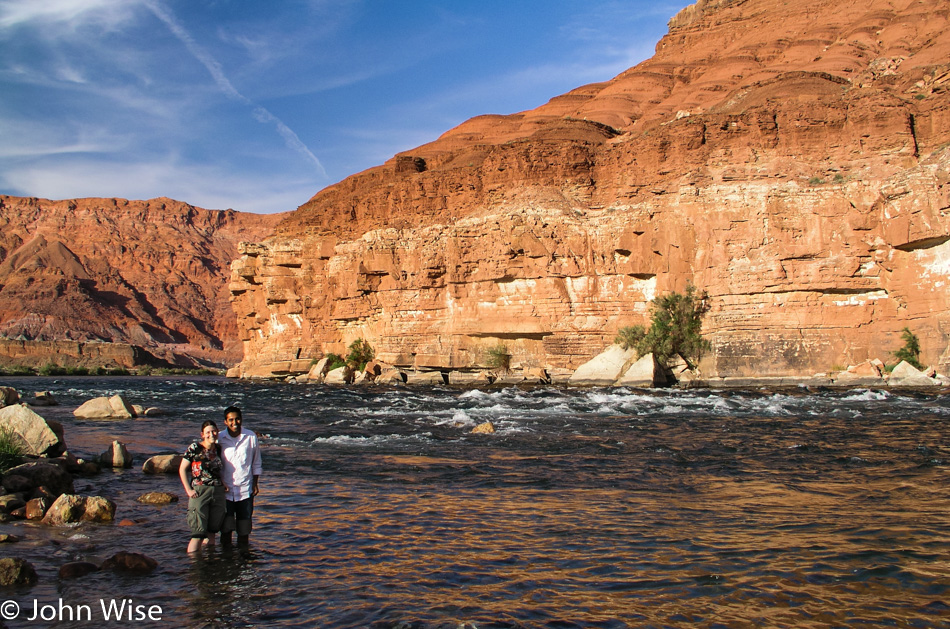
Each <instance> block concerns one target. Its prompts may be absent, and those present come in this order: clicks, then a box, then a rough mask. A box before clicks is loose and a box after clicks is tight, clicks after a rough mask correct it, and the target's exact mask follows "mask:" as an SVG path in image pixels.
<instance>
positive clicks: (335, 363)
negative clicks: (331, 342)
mask: <svg viewBox="0 0 950 629" xmlns="http://www.w3.org/2000/svg"><path fill="white" fill-rule="evenodd" d="M326 359H327V371H333V370H334V369H339V368H340V367H346V361H345V360H343V357H342V356H340V355H339V354H334V353H333V352H330V353H329V354H327V355H326ZM314 364H316V361H314Z"/></svg>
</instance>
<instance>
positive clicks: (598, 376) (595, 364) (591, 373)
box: [567, 345, 637, 386]
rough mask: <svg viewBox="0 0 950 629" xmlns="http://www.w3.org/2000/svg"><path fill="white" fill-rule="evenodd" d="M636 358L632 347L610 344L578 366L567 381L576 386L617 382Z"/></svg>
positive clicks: (607, 384)
mask: <svg viewBox="0 0 950 629" xmlns="http://www.w3.org/2000/svg"><path fill="white" fill-rule="evenodd" d="M636 358H637V353H636V351H634V350H633V349H624V348H622V347H620V346H619V345H611V346H610V347H608V348H607V349H606V350H604V351H603V352H601V353H600V354H598V355H597V356H595V357H594V358H593V359H591V360H589V361H587V362H586V363H584V364H583V365H581V366H580V367H578V368H577V370H576V371H575V372H574V375H572V376H571V377H570V379H569V380H568V381H567V383H568V384H572V385H578V386H610V385H612V384H614V383H615V382H617V379H618V378H620V376H621V375H623V373H624V372H625V371H626V370H627V367H629V365H630V364H631V363H632V362H633V361H634V360H636Z"/></svg>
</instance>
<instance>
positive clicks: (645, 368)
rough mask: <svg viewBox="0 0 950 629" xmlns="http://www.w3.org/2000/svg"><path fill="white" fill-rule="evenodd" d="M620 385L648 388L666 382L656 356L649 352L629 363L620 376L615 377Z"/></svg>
mask: <svg viewBox="0 0 950 629" xmlns="http://www.w3.org/2000/svg"><path fill="white" fill-rule="evenodd" d="M616 384H617V386H620V387H641V388H649V387H656V386H662V385H664V384H666V375H665V374H664V373H663V367H661V366H660V363H658V362H657V360H656V357H655V356H654V355H653V354H652V353H650V354H647V355H645V356H641V357H640V360H638V361H637V362H635V363H633V364H632V365H630V368H629V369H627V370H626V371H625V372H624V373H623V375H622V376H620V378H618V379H617V382H616Z"/></svg>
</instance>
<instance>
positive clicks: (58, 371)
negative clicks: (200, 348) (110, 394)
mask: <svg viewBox="0 0 950 629" xmlns="http://www.w3.org/2000/svg"><path fill="white" fill-rule="evenodd" d="M221 375H224V372H223V371H222V370H220V369H206V368H185V367H150V366H148V365H143V366H140V367H133V368H131V369H127V368H125V367H102V366H99V367H76V366H62V365H57V364H55V363H47V364H45V365H42V366H41V367H26V366H23V365H13V366H9V367H4V366H0V376H7V377H16V376H19V377H31V376H221Z"/></svg>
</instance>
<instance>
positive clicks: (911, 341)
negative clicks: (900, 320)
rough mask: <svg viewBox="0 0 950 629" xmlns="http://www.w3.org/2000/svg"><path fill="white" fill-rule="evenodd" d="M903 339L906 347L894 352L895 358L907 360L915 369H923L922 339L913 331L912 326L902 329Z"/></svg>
mask: <svg viewBox="0 0 950 629" xmlns="http://www.w3.org/2000/svg"><path fill="white" fill-rule="evenodd" d="M901 339H902V340H903V341H904V347H902V348H900V349H899V350H897V351H896V352H894V358H896V359H897V360H898V362H900V361H902V360H906V361H907V362H908V363H910V364H911V365H913V367H914V368H915V369H923V365H921V364H920V340H919V339H918V338H917V335H916V334H914V333H913V332H911V331H910V328H904V329H903V330H902V331H901Z"/></svg>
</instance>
